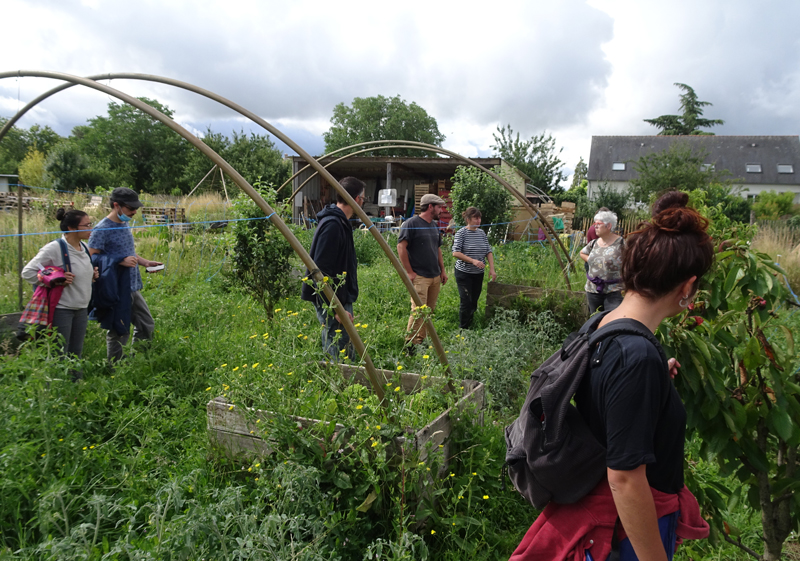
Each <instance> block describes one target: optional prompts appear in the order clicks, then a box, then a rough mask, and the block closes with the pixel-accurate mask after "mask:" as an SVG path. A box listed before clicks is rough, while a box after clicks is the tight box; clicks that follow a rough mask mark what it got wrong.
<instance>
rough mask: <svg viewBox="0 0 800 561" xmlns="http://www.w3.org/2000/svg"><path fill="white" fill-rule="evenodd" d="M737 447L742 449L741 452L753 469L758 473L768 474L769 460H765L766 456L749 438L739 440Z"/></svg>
mask: <svg viewBox="0 0 800 561" xmlns="http://www.w3.org/2000/svg"><path fill="white" fill-rule="evenodd" d="M739 447H740V448H741V449H742V452H744V455H745V457H746V458H747V461H748V462H750V463H751V464H752V466H753V467H754V468H756V469H757V470H758V471H761V472H764V473H769V460H767V456H766V454H764V452H762V451H761V450H759V449H758V446H756V444H755V442H753V441H752V440H750V438H740V439H739Z"/></svg>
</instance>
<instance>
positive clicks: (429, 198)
mask: <svg viewBox="0 0 800 561" xmlns="http://www.w3.org/2000/svg"><path fill="white" fill-rule="evenodd" d="M419 204H420V206H424V205H443V204H446V203H445V202H444V200H443V199H442V198H441V197H440V196H439V195H434V194H433V193H428V194H427V195H422V200H420V202H419Z"/></svg>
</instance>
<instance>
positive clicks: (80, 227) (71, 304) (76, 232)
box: [22, 208, 98, 379]
mask: <svg viewBox="0 0 800 561" xmlns="http://www.w3.org/2000/svg"><path fill="white" fill-rule="evenodd" d="M56 219H57V220H60V221H61V224H60V226H61V231H62V232H64V234H63V235H62V239H63V240H64V241H65V242H66V247H67V251H68V252H69V267H65V266H64V265H65V259H64V256H63V255H62V253H61V248H62V245H61V243H60V242H59V240H53V241H52V242H50V243H48V244H47V245H45V246H44V247H43V248H42V249H40V250H39V253H37V254H36V257H34V258H33V259H31V260H30V262H29V263H28V264H27V265H25V268H24V269H22V278H23V279H25V280H26V281H28V282H29V283H31V284H34V285H35V284H37V283H38V278H37V273H38V272H39V270H40V268H45V267H51V266H56V267H61V268H63V269H64V271H65V272H64V276H65V277H66V280H65V282H64V284H65V285H66V286H65V287H64V292H62V293H61V298H60V299H59V301H58V305H57V306H56V311H55V315H54V316H53V328H54V329H55V330H56V331H57V332H58V334H59V335H60V336H61V337H62V339H63V345H64V352H65V353H69V354H70V355H74V356H76V357H78V358H80V357H81V354H82V353H83V340H84V337H85V336H86V326H87V324H88V321H89V320H88V307H89V300H91V298H92V282H94V280H95V279H96V278H97V275H98V272H97V269H96V268H94V267H92V260H91V259H90V257H89V252H88V249H87V247H86V245H85V244H84V243H83V242H82V241H81V240H88V239H89V236H90V235H91V233H92V219H91V218H90V217H89V215H88V214H86V213H85V212H83V211H82V210H69V211H66V210H64V209H63V208H60V209H58V211H57V212H56ZM67 269H69V270H67ZM73 376H74V377H75V378H76V379H78V378H80V377H81V373H80V372H79V371H74V372H73Z"/></svg>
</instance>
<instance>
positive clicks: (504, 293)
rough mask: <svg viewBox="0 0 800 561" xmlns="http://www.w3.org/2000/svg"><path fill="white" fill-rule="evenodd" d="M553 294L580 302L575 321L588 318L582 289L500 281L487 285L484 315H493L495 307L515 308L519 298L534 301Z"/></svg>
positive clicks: (587, 308)
mask: <svg viewBox="0 0 800 561" xmlns="http://www.w3.org/2000/svg"><path fill="white" fill-rule="evenodd" d="M553 295H555V296H558V297H560V298H561V300H562V301H563V300H565V299H566V298H575V299H578V300H580V301H581V302H582V305H581V307H580V317H576V318H572V319H574V321H575V322H580V323H583V322H584V321H586V320H587V319H588V318H589V305H588V303H587V302H586V293H585V292H584V291H582V290H581V291H577V290H572V291H570V290H560V289H556V288H540V287H535V286H525V285H519V284H503V283H500V282H490V283H489V284H488V285H487V289H486V317H487V318H491V317H492V316H493V315H494V312H495V308H504V309H517V308H518V307H519V299H520V298H523V299H527V300H531V301H536V300H542V299H543V298H547V297H552V296H553ZM554 312H555V313H558V310H554Z"/></svg>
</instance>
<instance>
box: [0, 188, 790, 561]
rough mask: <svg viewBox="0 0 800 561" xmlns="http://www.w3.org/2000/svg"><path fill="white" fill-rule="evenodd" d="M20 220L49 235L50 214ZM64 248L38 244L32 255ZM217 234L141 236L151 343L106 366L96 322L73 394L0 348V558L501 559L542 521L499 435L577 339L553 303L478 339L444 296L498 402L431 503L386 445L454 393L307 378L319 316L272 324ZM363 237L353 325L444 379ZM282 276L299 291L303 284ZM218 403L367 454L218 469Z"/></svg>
mask: <svg viewBox="0 0 800 561" xmlns="http://www.w3.org/2000/svg"><path fill="white" fill-rule="evenodd" d="M201 206H203V205H201V204H197V205H194V206H193V208H194V207H198V208H199V207H201ZM207 206H208V207H209V208H212V206H213V207H214V212H213V215H212V213H211V212H210V211H209V213H207V214H205V215H203V214H202V213H200V214H199V215H195V218H194V219H195V220H201V219H203V216H213V219H215V220H216V219H219V218H224V217H225V209H224V207H223V206H221V205H219V204H217V203H215V204H214V205H212V204H210V203H209V204H208V205H207ZM34 220H40V222H34ZM0 224H1V225H2V227H3V230H2V232H0V233H10V232H13V231H15V226H14V225H13V222H11V223H10V221H9V220H8V219H7V218H4V217H1V216H0ZM28 224H29V225H31V227H36V228H41V229H40V230H39V231H48V229H53V230H54V229H55V228H54V224H53V223H52V221H48V220H46V219H45V218H43V217H41V216H40V217H38V218H37V217H33V218H31V221H30V222H28ZM28 231H31V230H28ZM52 237H53V236H49V237H47V236H39V237H34V236H31V237H30V239H26V240H25V242H26V245H25V252H26V259H28V258H30V257H31V256H32V255H33V254H34V253H35V251H36V250H37V249H38V247H40V246H41V245H43V244H44V243H45V241H47V240H49V239H52ZM11 240H13V242H9V243H7V242H8V241H9V238H3V239H2V242H1V243H2V244H3V245H0V256H2V258H3V259H2V267H1V268H2V274H3V276H2V279H1V280H0V306H2V310H3V311H12V310H14V308H15V307H16V276H15V272H14V269H13V266H10V265H9V263H16V253H15V245H13V244H15V242H16V240H14V239H13V238H11ZM225 240H226V238H225V237H224V236H220V235H219V234H212V233H205V232H202V231H198V232H193V233H190V234H187V235H186V236H184V237H174V236H173V235H171V234H170V232H169V231H168V230H166V229H149V230H144V231H142V232H140V233H138V234H137V244H138V245H137V247H138V249H139V252H140V254H142V255H143V256H145V257H148V258H152V259H157V260H160V261H164V262H165V263H166V264H167V269H166V271H165V272H164V273H163V274H156V275H147V276H146V277H145V288H144V290H143V294H144V296H145V298H146V299H147V301H148V303H149V305H150V308H151V310H152V312H153V316H154V317H155V320H156V334H155V338H154V340H153V341H152V344H151V345H150V346H149V347H147V348H142V347H137V346H134V347H133V349H132V356H131V357H130V358H129V359H128V360H126V361H124V362H123V363H121V364H120V365H119V366H118V367H117V368H116V369H115V370H113V371H112V370H110V369H109V368H108V366H107V365H106V363H105V345H104V337H103V333H102V332H101V330H100V329H99V328H98V326H97V325H95V324H91V325H90V330H89V333H88V334H87V338H86V348H85V354H84V370H85V380H84V381H83V382H82V383H80V384H73V383H71V382H69V381H68V380H69V376H68V372H67V371H68V369H69V367H70V364H69V363H67V362H65V361H64V360H62V359H61V358H60V357H59V356H58V355H57V353H56V352H55V348H54V346H53V344H52V342H49V343H48V342H44V343H43V344H40V345H38V346H35V347H34V346H25V347H23V348H22V349H21V350H20V352H19V354H16V355H13V354H11V355H6V356H3V357H0V387H2V390H3V391H2V395H3V401H2V402H0V414H2V416H3V418H4V419H5V423H4V430H3V431H1V432H0V559H325V560H328V559H425V558H428V559H445V560H448V559H452V560H455V559H459V560H460V559H465V558H469V559H506V558H508V556H509V555H510V553H511V551H512V550H513V549H514V547H515V546H516V544H517V543H518V542H519V540H520V539H521V537H522V535H523V534H524V532H525V531H526V530H527V528H528V526H529V525H530V523H531V522H532V521H533V519H534V518H535V515H536V512H535V511H533V509H532V508H530V507H529V506H527V505H526V504H525V503H524V501H522V500H521V499H520V498H519V496H518V495H517V493H516V492H515V491H513V489H511V487H510V486H509V487H508V488H507V489H506V490H503V489H502V488H501V483H500V478H499V476H500V468H501V465H502V463H503V459H504V454H505V443H504V439H503V427H504V426H505V425H506V424H508V423H509V422H510V421H511V420H512V419H513V417H514V416H515V415H516V413H517V412H518V408H519V405H520V399H521V397H522V396H524V392H525V391H526V390H527V384H528V375H529V374H530V372H531V371H532V369H533V368H534V366H535V365H536V364H538V363H539V362H541V360H543V359H544V358H545V357H547V356H549V354H550V353H552V352H553V351H554V350H555V349H557V348H558V346H560V343H561V341H562V340H563V338H564V337H565V336H566V333H565V330H564V326H563V322H561V321H560V320H559V318H558V317H556V316H554V315H553V314H552V313H548V312H543V313H540V314H538V315H536V316H535V317H534V318H533V320H532V321H530V322H529V323H527V324H520V323H519V322H518V321H516V320H515V319H514V317H512V316H509V315H508V314H502V313H501V314H499V315H498V317H497V318H495V320H494V321H493V323H491V324H489V323H488V322H487V321H486V319H485V318H484V314H483V302H482V303H481V306H480V307H479V312H478V313H477V314H476V328H475V329H473V330H469V331H461V330H460V329H458V294H457V290H456V286H455V282H454V280H452V281H450V282H449V283H448V284H447V285H446V286H445V287H444V289H443V291H442V293H441V296H440V299H439V305H438V308H437V311H436V315H435V325H436V328H437V330H438V332H439V334H440V336H441V338H442V340H443V343H444V345H445V348H446V350H447V351H448V357H449V360H450V363H451V366H452V370H453V374H454V377H455V378H456V379H465V378H468V379H478V380H481V381H484V382H485V383H486V385H487V390H488V403H487V409H486V414H485V422H484V425H483V426H476V425H473V424H472V422H471V421H472V419H460V420H459V422H457V430H456V433H455V434H454V448H453V457H452V458H451V462H450V468H449V471H448V472H447V473H446V474H445V477H444V479H443V480H441V481H439V480H437V481H436V482H435V483H429V484H428V487H427V488H426V489H427V491H426V492H427V494H428V496H431V497H436V502H435V504H434V503H431V502H425V501H422V502H416V501H415V500H414V497H415V496H418V495H420V493H421V492H422V491H423V488H424V482H425V481H428V477H427V474H428V473H429V470H430V471H432V472H434V473H435V471H436V470H437V467H438V466H437V465H435V464H430V463H425V462H422V463H420V462H415V461H411V460H409V461H406V462H405V463H404V464H402V465H399V464H398V463H397V462H395V461H393V460H392V459H391V457H390V456H389V455H387V450H388V449H389V447H388V443H389V442H390V439H391V438H392V437H393V436H396V435H398V434H401V433H402V431H403V430H404V429H405V427H406V426H417V425H419V424H424V423H426V422H428V420H429V419H430V418H431V416H432V415H435V414H436V413H437V412H439V411H441V410H443V409H444V408H445V407H447V406H448V405H449V404H450V403H452V400H451V399H450V398H448V397H447V396H446V395H443V394H442V393H440V392H429V393H428V394H425V395H422V396H420V397H418V398H415V399H414V400H413V401H412V400H409V399H403V398H402V397H401V395H400V394H401V393H402V392H400V393H397V394H396V395H395V396H393V401H392V403H391V404H390V410H389V411H384V410H383V409H382V408H381V407H380V406H378V404H377V402H376V400H375V398H374V396H372V395H371V394H370V392H368V391H362V389H360V388H355V387H349V386H347V385H346V384H344V383H343V382H342V379H341V377H340V376H339V375H338V374H336V373H335V372H333V371H328V370H325V369H321V368H318V367H316V366H314V365H313V364H314V363H316V361H318V360H320V359H321V358H323V357H322V355H321V353H320V351H319V342H318V336H319V328H318V325H317V323H316V318H315V316H314V313H313V309H311V306H309V305H308V304H307V303H304V302H302V301H301V300H300V299H299V298H298V297H296V296H293V297H290V298H288V299H286V300H285V301H284V302H283V303H282V304H281V305H280V307H279V309H276V310H273V313H274V318H273V319H269V317H268V315H267V314H266V312H265V310H263V309H261V308H260V307H259V306H258V304H256V303H255V302H254V300H253V299H252V298H250V297H249V296H248V295H247V294H244V293H242V292H241V291H240V290H239V289H237V288H236V287H235V286H234V285H233V284H232V282H231V281H230V279H229V277H228V276H227V275H226V270H227V268H228V265H229V262H228V257H227V256H226V250H227V247H226V245H225V244H226V241H225ZM304 241H305V243H306V244H308V242H310V234H309V233H306V234H304ZM357 244H358V246H359V254H360V256H364V257H365V258H364V259H362V261H365V262H371V264H370V265H365V266H361V267H360V268H359V281H360V286H361V294H360V296H359V301H358V302H357V304H356V306H355V313H356V322H358V323H359V324H360V325H359V327H358V329H359V330H360V332H361V333H362V335H363V338H364V340H365V342H366V344H367V347H368V350H369V352H370V355H371V356H372V357H373V360H374V361H375V363H376V366H378V367H380V368H385V369H388V370H393V371H406V372H417V373H420V374H423V375H430V376H434V375H442V373H443V371H442V369H441V367H440V366H438V365H437V364H436V361H435V355H434V353H433V351H432V350H431V351H430V353H429V354H418V355H416V356H414V357H407V356H404V355H403V354H402V352H401V350H402V342H403V331H404V329H405V326H406V321H407V319H408V313H409V307H410V306H409V297H408V295H407V293H406V292H405V289H404V288H403V287H402V285H401V283H400V282H399V280H397V279H396V278H395V276H394V273H393V272H392V270H391V268H390V266H389V265H388V264H387V263H386V261H385V259H382V258H380V256H379V255H376V254H375V249H374V247H373V246H374V245H375V244H374V240H370V239H364V240H358V241H357ZM390 245H391V243H390ZM495 254H496V257H497V268H498V273H499V275H500V280H502V279H503V278H504V276H505V278H506V279H508V280H513V281H514V282H516V281H518V280H519V279H525V278H526V277H527V278H529V279H531V280H533V281H535V282H537V283H538V282H541V283H543V284H544V285H546V286H547V285H550V286H552V285H554V284H555V286H557V287H561V286H562V283H563V281H562V280H560V279H561V276H560V272H559V271H558V269H557V267H556V266H555V262H554V259H553V258H552V253H551V252H550V250H548V249H545V248H541V247H538V246H537V245H532V246H529V245H527V244H508V245H506V246H501V247H497V248H496V251H495ZM447 261H448V266H449V267H450V268H452V259H450V258H448V259H447ZM297 267H298V268H300V266H299V261H298V262H297ZM581 273H582V267H581V268H580V271H579V272H578V273H577V274H576V276H574V277H573V278H574V279H575V281H574V283H573V287H574V288H577V289H580V287H581V286H582V283H580V277H581ZM287 282H291V283H296V286H297V290H296V291H294V293H295V294H298V293H299V286H300V284H299V283H300V281H299V280H297V279H287ZM786 316H787V320H786V322H787V325H789V327H790V328H791V329H795V330H797V329H800V315H798V314H794V315H792V313H791V312H787V313H786ZM394 387H395V386H394V385H393V386H392V387H390V388H387V389H388V390H389V391H388V392H387V393H390V394H394V393H395V392H394V391H393V390H394ZM221 395H225V396H226V397H227V398H229V399H231V400H233V401H234V402H236V403H241V404H247V405H252V406H254V407H258V408H262V409H268V410H270V411H275V412H276V413H278V414H279V417H280V416H283V415H303V416H311V417H315V418H320V419H324V420H326V421H336V422H339V423H342V424H346V425H347V426H352V427H355V429H356V432H355V436H354V437H353V440H352V441H351V442H355V443H357V445H356V446H354V447H353V448H348V447H342V448H341V449H336V448H334V449H330V450H327V449H325V450H323V449H322V448H321V447H320V445H319V443H318V439H319V437H321V436H324V429H323V428H321V429H320V432H314V431H298V430H297V429H296V426H294V425H293V424H291V423H284V422H278V423H276V424H275V426H274V427H270V428H268V429H267V428H265V429H264V431H265V432H264V434H265V436H267V435H268V436H270V437H272V438H274V439H275V441H276V442H279V443H280V446H278V447H277V448H276V450H275V453H274V454H272V455H271V456H268V457H264V458H250V459H247V460H239V461H233V460H230V459H227V458H225V457H224V456H222V455H221V454H219V453H218V452H217V451H215V450H214V449H212V448H211V447H210V445H209V440H208V435H207V433H206V416H205V405H206V403H207V402H208V400H209V399H210V398H212V397H216V396H221ZM392 420H394V421H395V423H394V424H393V422H392ZM687 449H688V457H687V469H688V470H689V473H690V474H691V476H692V477H693V478H695V479H697V480H702V481H705V482H711V483H713V482H715V481H722V480H721V479H720V478H719V476H718V475H717V473H716V470H715V469H714V466H713V464H712V463H707V461H706V460H707V459H706V458H699V457H697V453H696V450H697V447H696V446H694V445H693V444H692V442H690V443H689V446H688V447H687ZM420 482H423V483H420ZM727 484H728V485H731V486H732V485H733V484H732V483H727ZM742 492H744V491H742ZM742 504H743V503H742V502H738V504H736V503H732V510H731V522H732V523H735V525H736V526H737V529H738V530H739V531H741V535H742V536H743V539H744V541H745V543H748V544H750V546H751V547H754V548H756V549H758V548H759V538H758V531H760V520H759V516H760V514H759V513H756V512H753V511H751V510H749V509H748V508H746V507H744V506H742ZM678 558H679V559H684V560H685V559H689V558H692V559H695V560H699V559H745V558H746V557H745V556H744V555H743V554H742V553H740V552H739V550H737V549H736V548H734V547H733V546H730V545H724V544H711V543H708V542H700V543H692V544H689V545H688V547H686V548H683V549H682V550H681V551H680V552H679V555H678Z"/></svg>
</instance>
